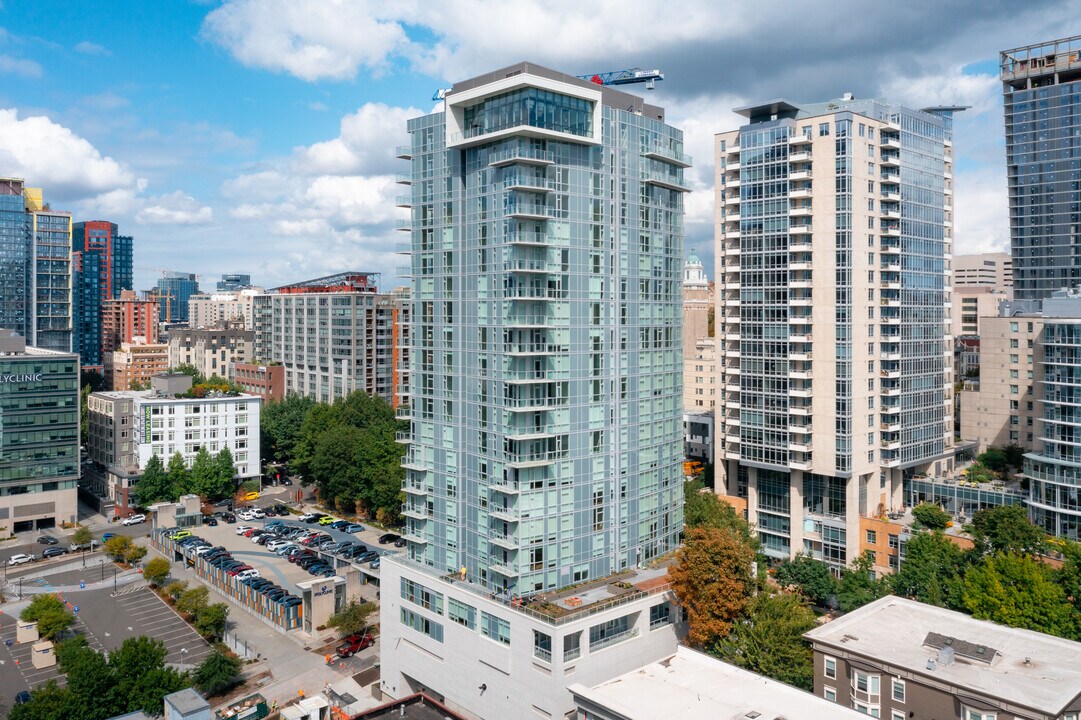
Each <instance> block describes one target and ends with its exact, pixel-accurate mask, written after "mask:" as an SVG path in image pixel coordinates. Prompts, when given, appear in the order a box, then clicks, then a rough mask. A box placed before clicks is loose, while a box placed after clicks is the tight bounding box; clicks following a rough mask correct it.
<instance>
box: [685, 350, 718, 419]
mask: <svg viewBox="0 0 1081 720" xmlns="http://www.w3.org/2000/svg"><path fill="white" fill-rule="evenodd" d="M716 401H717V344H716V342H715V341H714V339H713V338H709V337H706V338H700V339H699V340H698V342H696V343H695V346H694V351H693V353H692V354H691V355H689V356H687V357H684V358H683V411H684V412H689V413H702V412H709V411H711V410H713V409H714V407H715V406H716Z"/></svg>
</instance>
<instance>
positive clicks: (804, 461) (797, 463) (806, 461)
mask: <svg viewBox="0 0 1081 720" xmlns="http://www.w3.org/2000/svg"><path fill="white" fill-rule="evenodd" d="M788 466H789V467H790V468H792V469H793V470H804V471H810V470H811V468H812V467H813V466H812V465H811V458H809V457H808V458H802V457H794V458H792V459H791V460H789V462H788Z"/></svg>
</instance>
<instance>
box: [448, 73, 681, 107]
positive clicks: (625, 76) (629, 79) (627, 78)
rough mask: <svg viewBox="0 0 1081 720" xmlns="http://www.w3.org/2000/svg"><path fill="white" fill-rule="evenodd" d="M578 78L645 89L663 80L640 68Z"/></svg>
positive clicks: (579, 76) (659, 76) (657, 75)
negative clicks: (641, 84)
mask: <svg viewBox="0 0 1081 720" xmlns="http://www.w3.org/2000/svg"><path fill="white" fill-rule="evenodd" d="M575 77H577V78H578V79H579V80H586V81H588V82H591V83H593V84H595V85H631V84H633V83H645V84H646V90H652V89H653V88H654V87H656V83H657V81H658V80H664V73H662V72H661V71H660V70H643V69H642V68H629V69H627V70H613V71H611V72H603V73H593V74H591V75H576V76H575ZM451 89H452V88H439V89H438V90H436V91H435V92H434V93H433V94H432V100H433V101H436V100H446V99H447V93H449V92H450V91H451Z"/></svg>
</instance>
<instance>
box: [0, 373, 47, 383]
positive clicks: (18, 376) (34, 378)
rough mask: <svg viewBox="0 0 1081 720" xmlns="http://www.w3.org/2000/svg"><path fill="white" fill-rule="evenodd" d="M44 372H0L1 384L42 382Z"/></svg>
mask: <svg viewBox="0 0 1081 720" xmlns="http://www.w3.org/2000/svg"><path fill="white" fill-rule="evenodd" d="M42 377H44V376H43V375H42V373H10V374H8V373H0V385H7V384H8V383H24V382H41V379H42Z"/></svg>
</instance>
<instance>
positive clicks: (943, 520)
mask: <svg viewBox="0 0 1081 720" xmlns="http://www.w3.org/2000/svg"><path fill="white" fill-rule="evenodd" d="M912 517H914V518H916V520H917V521H919V523H920V525H923V526H924V527H925V528H927V529H928V530H945V529H946V524H947V523H949V521H950V514H949V513H947V512H946V511H945V510H943V509H942V508H940V507H939V506H938V505H935V504H934V503H920V504H919V505H917V506H916V507H914V508H912Z"/></svg>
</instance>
